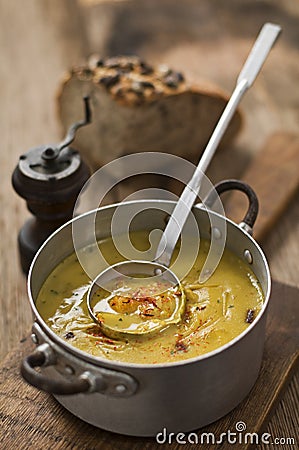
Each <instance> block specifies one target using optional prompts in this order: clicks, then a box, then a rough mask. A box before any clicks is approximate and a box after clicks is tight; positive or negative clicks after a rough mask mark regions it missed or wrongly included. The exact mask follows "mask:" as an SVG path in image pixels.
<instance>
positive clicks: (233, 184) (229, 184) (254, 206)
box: [203, 180, 259, 231]
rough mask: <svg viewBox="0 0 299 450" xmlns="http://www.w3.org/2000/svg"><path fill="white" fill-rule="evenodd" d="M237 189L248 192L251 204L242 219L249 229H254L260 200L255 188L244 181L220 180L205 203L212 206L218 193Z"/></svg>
mask: <svg viewBox="0 0 299 450" xmlns="http://www.w3.org/2000/svg"><path fill="white" fill-rule="evenodd" d="M231 190H237V191H242V192H244V194H246V196H247V198H248V201H249V206H248V210H247V212H246V214H245V217H244V219H243V221H242V224H245V226H246V227H248V230H247V231H250V230H252V228H253V225H254V223H255V221H256V218H257V214H258V210H259V202H258V198H257V196H256V193H255V192H254V190H253V189H252V188H251V187H250V186H249V185H248V184H246V183H244V181H240V180H225V181H220V183H218V184H216V185H215V189H213V190H212V191H211V192H210V193H209V194H208V195H207V197H206V199H205V200H204V202H203V203H204V204H205V205H206V206H207V207H208V208H211V207H212V206H213V204H214V202H215V200H216V195H221V194H222V193H223V192H226V191H231Z"/></svg>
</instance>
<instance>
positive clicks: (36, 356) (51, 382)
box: [21, 346, 91, 395]
mask: <svg viewBox="0 0 299 450" xmlns="http://www.w3.org/2000/svg"><path fill="white" fill-rule="evenodd" d="M40 347H42V346H40ZM54 364H55V362H53V363H52V362H51V361H49V362H47V354H46V352H45V351H43V350H42V349H39V347H38V348H37V349H36V350H35V351H34V352H33V353H31V354H30V355H28V356H26V357H25V358H24V359H23V361H22V364H21V374H22V376H23V378H24V379H25V380H26V381H27V382H28V383H29V384H31V385H32V386H34V387H36V388H38V389H41V390H43V391H46V392H50V393H51V394H56V395H72V394H78V393H80V392H87V391H88V390H89V389H90V388H91V384H90V382H89V380H88V378H87V377H86V378H84V377H83V376H82V375H81V376H79V377H78V378H77V379H74V380H73V381H68V380H64V379H61V380H55V379H52V378H50V377H48V376H46V375H45V374H44V373H42V372H37V370H35V369H36V368H37V367H43V366H46V365H47V366H49V365H54Z"/></svg>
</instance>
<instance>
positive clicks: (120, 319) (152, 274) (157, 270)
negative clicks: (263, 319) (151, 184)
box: [87, 23, 281, 338]
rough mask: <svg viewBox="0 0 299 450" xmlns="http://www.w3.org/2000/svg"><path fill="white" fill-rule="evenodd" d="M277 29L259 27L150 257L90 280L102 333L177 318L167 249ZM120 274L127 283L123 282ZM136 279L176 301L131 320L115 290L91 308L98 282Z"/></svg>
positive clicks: (155, 326)
mask: <svg viewBox="0 0 299 450" xmlns="http://www.w3.org/2000/svg"><path fill="white" fill-rule="evenodd" d="M280 31H281V28H280V27H279V26H278V25H275V24H271V23H266V24H265V25H264V26H263V28H262V29H261V31H260V33H259V35H258V37H257V39H256V41H255V44H254V46H253V48H252V50H251V52H250V54H249V56H248V58H247V60H246V62H245V64H244V66H243V68H242V70H241V72H240V74H239V77H238V79H237V83H236V87H235V89H234V91H233V93H232V96H231V98H230V100H229V102H228V103H227V105H226V108H225V109H224V111H223V113H222V115H221V117H220V120H219V122H218V124H217V126H216V128H215V130H214V132H213V133H212V136H211V138H210V140H209V142H208V144H207V146H206V149H205V151H204V153H203V155H202V157H201V159H200V161H199V163H198V166H197V168H196V169H195V171H194V174H193V176H192V178H191V180H190V181H189V183H188V185H187V186H186V187H185V188H184V190H183V192H182V195H181V197H180V198H179V200H178V202H177V204H176V206H175V208H174V210H173V212H172V214H171V216H170V218H169V221H168V223H167V226H166V228H165V230H164V232H163V235H162V237H161V240H160V242H159V244H158V248H157V251H156V256H155V259H154V261H153V262H149V261H123V262H120V263H117V264H114V265H112V266H110V267H108V268H107V269H106V270H104V271H103V272H101V273H100V274H99V275H98V276H97V277H96V278H95V280H94V281H93V283H92V285H91V287H90V289H89V291H88V296H87V306H88V311H89V314H90V315H91V317H92V318H93V320H94V321H95V322H97V323H98V324H99V325H100V326H101V329H102V331H103V332H104V333H105V334H107V335H108V336H111V337H114V338H115V337H116V338H120V337H124V336H125V335H144V334H148V333H152V332H154V331H157V330H160V329H162V328H165V327H166V326H167V325H169V324H171V323H178V322H179V321H180V320H181V318H182V315H183V312H184V307H185V295H184V292H183V289H182V287H181V284H180V280H179V279H178V277H177V276H176V275H175V274H174V273H173V272H172V271H171V270H170V269H169V268H168V267H169V264H170V260H171V256H172V253H173V251H174V248H175V245H176V243H177V241H178V239H179V236H180V234H181V230H182V228H183V226H184V224H185V222H186V220H187V218H188V215H189V213H190V211H191V208H192V206H193V205H194V202H195V200H196V198H197V195H198V193H199V189H200V186H201V182H202V177H203V174H204V172H205V171H206V169H207V167H208V166H209V164H210V162H211V159H212V157H213V156H214V153H215V151H216V149H217V147H218V144H219V142H220V140H221V138H222V136H223V134H224V132H225V130H226V128H227V126H228V124H229V122H230V120H231V118H232V116H233V114H234V112H235V110H236V108H237V106H238V104H239V102H240V100H241V98H242V96H243V95H244V93H245V92H246V91H247V89H248V88H249V87H250V86H251V85H252V84H253V82H254V80H255V78H256V76H257V75H258V73H259V71H260V70H261V67H262V65H263V63H264V61H265V59H266V57H267V56H268V54H269V52H270V50H271V48H272V46H273V44H274V42H275V40H276V38H277V37H278V35H279V33H280ZM124 279H125V280H127V281H129V283H128V282H127V283H126V284H124V283H123V281H124ZM138 279H139V280H142V283H144V285H148V286H147V289H148V292H149V294H148V295H150V292H151V291H150V289H151V287H150V286H151V285H154V284H155V285H157V283H161V286H162V287H163V289H164V290H165V291H166V290H167V289H168V290H170V291H171V290H172V291H171V292H173V293H174V294H175V295H176V294H177V292H178V291H177V289H179V291H180V292H181V295H177V298H176V300H177V301H174V302H173V311H171V313H170V314H169V315H168V316H167V317H166V318H160V319H150V320H148V321H144V318H143V319H142V318H140V319H139V320H137V318H136V317H137V316H138V314H137V315H136V314H135V316H136V317H135V318H134V319H133V321H132V322H131V321H129V322H128V315H129V316H130V314H128V313H121V312H118V313H116V312H115V311H114V310H113V308H111V305H110V303H109V302H110V301H111V298H112V297H113V295H115V293H114V294H112V297H109V295H108V296H107V297H106V299H102V300H100V301H99V302H98V303H97V304H96V305H95V306H94V307H92V306H91V302H92V300H93V298H94V296H95V295H96V293H97V292H98V291H99V286H101V288H104V289H105V290H106V291H108V292H113V289H114V288H115V286H116V285H119V283H120V284H121V285H122V287H121V288H120V292H119V293H118V295H119V294H120V295H124V296H125V297H130V296H132V297H134V292H136V289H137V290H138V287H137V285H136V280H137V284H138ZM147 280H149V283H147ZM131 282H132V285H131V287H130V283H131ZM133 315H134V314H133ZM115 319H116V320H115Z"/></svg>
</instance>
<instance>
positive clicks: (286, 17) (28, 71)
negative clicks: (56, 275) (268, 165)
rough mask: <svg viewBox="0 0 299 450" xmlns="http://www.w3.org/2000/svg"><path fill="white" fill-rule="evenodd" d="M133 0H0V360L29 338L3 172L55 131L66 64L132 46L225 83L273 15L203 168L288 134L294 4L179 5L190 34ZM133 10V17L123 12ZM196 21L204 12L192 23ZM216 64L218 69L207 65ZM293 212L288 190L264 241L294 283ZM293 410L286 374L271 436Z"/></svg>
mask: <svg viewBox="0 0 299 450" xmlns="http://www.w3.org/2000/svg"><path fill="white" fill-rule="evenodd" d="M132 3H134V2H130V1H121V2H108V1H106V2H100V1H98V2H97V1H95V0H94V1H91V0H89V1H88V0H81V1H79V0H78V1H74V0H26V2H22V3H21V2H19V1H18V0H10V1H7V0H0V43H1V53H0V91H1V97H0V98H1V102H0V130H1V133H0V136H1V140H2V145H1V149H0V173H1V178H0V180H1V188H0V206H1V219H0V255H1V256H0V271H1V272H0V273H1V282H0V298H1V301H0V358H3V357H4V356H5V355H6V354H7V352H8V351H9V350H11V349H12V348H13V347H14V346H16V345H17V344H18V342H19V341H20V340H21V339H22V338H23V337H24V336H25V335H27V334H28V331H29V329H30V325H31V323H32V317H31V312H30V308H29V304H28V301H27V295H26V280H25V278H24V276H23V275H22V273H21V271H20V268H19V265H18V253H17V233H18V230H19V228H20V226H21V225H22V224H23V223H24V220H25V219H26V218H27V217H29V213H28V212H27V210H26V206H25V203H24V201H23V200H21V199H20V198H19V197H18V196H17V195H16V194H15V193H14V192H13V189H12V187H11V180H10V179H11V174H12V171H13V169H14V167H15V165H16V164H17V162H18V156H19V155H20V154H22V153H24V152H26V151H28V150H29V149H30V148H32V147H34V146H38V145H41V144H45V143H49V142H55V141H56V140H58V139H59V138H60V137H61V136H60V133H59V124H58V123H57V119H56V113H55V93H56V91H57V86H58V84H59V79H61V76H62V74H63V73H64V71H65V70H66V69H67V68H69V67H71V66H72V65H76V64H78V63H80V62H82V61H84V59H85V58H86V57H87V56H88V55H89V54H90V53H91V52H94V51H100V52H102V53H103V54H109V53H111V54H113V53H119V52H124V51H126V49H127V50H128V51H131V52H132V51H135V50H136V51H138V52H139V54H142V56H144V57H145V58H150V60H151V61H152V62H154V63H155V62H165V63H168V64H169V65H173V66H174V67H176V68H178V69H181V68H182V67H181V66H180V63H182V61H184V69H185V72H186V73H187V75H189V76H190V77H194V78H196V77H201V78H203V77H206V78H209V79H210V80H212V81H214V82H216V83H218V84H219V85H220V86H222V87H224V88H226V89H228V90H231V89H232V87H233V80H234V79H235V76H236V74H237V72H238V69H239V68H240V67H241V64H242V62H243V61H244V58H245V56H246V55H247V53H248V51H249V49H250V46H251V43H252V41H253V40H254V38H255V36H256V34H257V32H258V30H259V28H260V26H261V24H262V23H263V22H265V21H267V20H269V21H271V20H272V21H276V22H279V23H281V25H282V26H283V28H284V33H283V35H282V37H281V40H280V42H279V44H277V46H276V48H275V49H274V50H273V53H272V54H271V56H270V58H269V61H268V62H267V64H266V66H265V68H264V70H263V72H262V74H261V75H260V78H259V79H258V80H257V82H256V85H255V87H254V89H253V90H252V93H250V94H248V97H246V98H245V100H244V102H243V104H242V106H243V112H244V116H245V120H246V127H245V128H244V131H243V133H242V134H241V136H240V138H239V140H238V141H237V142H236V143H235V144H234V146H233V148H232V149H230V150H227V151H226V150H225V151H223V153H222V154H221V155H219V157H217V158H215V161H213V163H212V166H211V169H210V171H209V175H210V177H211V178H212V180H213V181H217V180H218V179H220V178H228V177H230V176H241V174H242V171H243V170H244V165H245V163H246V161H248V159H250V158H251V157H252V155H253V154H254V153H255V152H257V151H258V149H259V147H260V146H261V144H262V143H263V141H264V139H265V138H267V136H269V135H270V134H271V133H272V132H273V131H276V130H288V131H292V132H298V104H299V90H298V79H299V65H298V56H299V51H298V48H299V45H298V44H299V27H298V20H299V3H298V1H295V0H287V1H284V2H280V1H278V0H276V1H272V2H267V1H264V2H259V1H257V2H249V1H244V2H242V6H240V5H241V2H239V3H238V2H237V1H236V0H230V1H218V2H216V1H215V0H214V1H210V2H208V1H206V2H205V1H203V2H196V1H195V0H194V1H192V0H186V11H187V12H186V13H185V17H183V18H182V21H183V20H184V21H186V20H188V19H190V21H191V22H192V20H193V22H192V23H191V22H190V27H189V28H188V33H186V26H185V28H184V27H182V26H181V22H180V20H179V18H180V17H181V16H182V15H181V10H180V7H178V6H177V5H178V4H181V2H171V1H170V0H165V1H163V2H158V1H153V2H150V4H151V7H148V8H147V6H146V1H145V0H142V1H140V2H138V8H136V9H135V10H134V9H133V6H134V5H133V6H132ZM136 3H137V2H136ZM183 3H184V2H183ZM199 3H200V5H199ZM216 3H217V5H216ZM253 3H254V6H253V5H252V4H253ZM282 3H283V5H282ZM147 4H148V3H147ZM187 7H188V8H187ZM126 8H127V9H126ZM142 8H143V9H142ZM155 8H156V10H155ZM159 8H160V9H159ZM192 8H193V9H192ZM144 11H146V14H144ZM168 13H169V14H168ZM134 14H136V17H137V18H140V22H139V21H138V20H137V21H136V20H135V21H134V20H133V19H134ZM153 18H155V21H153V22H152V24H153V28H152V29H151V32H152V33H153V31H155V34H152V36H151V37H150V38H149V39H148V40H145V39H144V36H141V37H142V39H141V40H139V41H138V37H140V35H141V34H142V33H141V31H140V30H141V29H142V31H143V32H144V35H146V33H147V32H148V28H149V27H150V25H151V19H153ZM163 18H164V22H163V20H162V19H163ZM192 18H193V19H192ZM198 18H202V19H203V20H202V22H201V23H199V27H198V29H197V28H196V27H197V23H196V21H197V22H198ZM171 21H172V22H171ZM199 22H200V21H199ZM161 23H162V24H163V26H162V28H161V27H160V25H161ZM126 24H127V27H128V33H127V35H126V34H125V27H126ZM132 24H133V25H134V26H135V27H136V29H135V30H134V29H133V25H132ZM165 24H166V25H165ZM171 24H172V25H171ZM217 24H218V25H219V26H217ZM200 25H201V27H200ZM173 26H174V27H177V28H176V29H177V33H176V36H177V35H178V34H179V35H180V36H184V37H185V39H174V38H173V33H174V31H173V28H172V27H173ZM147 27H148V28H147ZM159 27H160V28H159ZM194 30H196V32H195V31H194ZM201 30H202V32H201ZM134 32H135V34H134ZM159 32H160V35H159ZM167 32H168V35H167ZM209 33H210V36H211V39H208V34H209ZM242 33H243V34H242ZM158 36H160V38H161V39H160V38H158ZM167 36H168V37H169V38H168V39H167ZM222 36H224V37H225V39H222ZM163 37H164V38H165V39H164V41H163V39H162V38H163ZM138 42H139V43H138ZM140 42H141V44H140ZM207 52H208V53H207ZM206 55H209V57H206ZM197 56H198V58H197ZM227 61H229V64H228V63H227ZM219 63H220V64H221V69H222V70H219V69H218V70H216V67H217V64H218V66H219ZM253 136H254V139H253ZM230 151H234V152H235V154H236V155H239V156H240V158H233V163H232V162H231V157H230V155H231V153H230ZM298 162H299V161H297V162H296V163H297V164H298ZM277 189H279V186H278V187H277ZM298 219H299V202H298V196H297V197H296V198H295V199H294V200H293V202H292V203H291V205H290V206H289V208H288V210H287V212H286V213H285V214H284V215H283V217H281V220H280V221H279V223H278V224H277V226H276V227H275V229H273V230H272V232H271V233H270V234H269V236H268V237H267V239H266V240H265V241H264V242H263V249H264V251H265V253H266V255H267V257H268V260H269V262H270V267H271V272H272V276H273V278H275V279H277V280H279V281H282V282H285V283H288V284H291V285H293V286H299V280H298V260H299V246H298V242H299V226H298ZM297 409H298V378H296V377H294V379H293V381H292V382H291V384H290V385H289V387H288V389H287V390H286V393H285V395H284V398H283V399H282V401H281V403H280V404H279V406H278V407H277V410H276V412H275V415H274V416H273V418H272V420H271V422H270V423H269V425H268V431H269V433H271V434H272V435H274V436H294V435H295V427H296V426H298V423H297V425H296V420H295V421H294V417H296V411H297ZM257 413H258V411H257ZM275 448H276V447H275ZM277 448H295V447H294V446H289V447H288V446H287V445H285V446H281V447H279V446H277Z"/></svg>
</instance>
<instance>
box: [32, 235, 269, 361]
mask: <svg viewBox="0 0 299 450" xmlns="http://www.w3.org/2000/svg"><path fill="white" fill-rule="evenodd" d="M131 241H132V243H133V245H134V246H135V247H136V248H137V249H139V250H142V251H145V250H147V249H148V247H149V240H148V233H147V232H133V233H132V234H131ZM189 245H192V241H190V244H189ZM99 247H100V249H101V252H102V253H103V255H104V256H105V258H106V260H107V261H108V262H109V264H114V263H116V262H118V261H122V260H123V259H124V258H123V257H121V255H120V254H119V253H118V252H117V250H116V248H115V246H114V244H113V241H112V240H111V239H110V238H107V239H105V240H102V241H100V242H99ZM95 250H97V248H96V247H87V248H86V249H84V252H87V253H88V255H89V256H90V259H91V261H92V257H93V254H95V253H96V252H95ZM208 250H209V243H208V242H207V241H202V242H201V245H200V251H199V254H198V257H197V259H196V261H195V264H194V265H193V267H192V269H191V270H190V272H189V273H188V274H187V276H185V278H184V279H183V281H182V285H183V287H184V290H185V294H186V307H185V312H184V314H183V317H182V321H181V322H180V323H179V324H171V325H168V326H167V327H165V328H164V329H162V330H159V331H158V332H156V333H154V334H151V335H147V336H126V337H125V338H124V339H112V338H110V337H107V336H105V335H104V334H103V333H102V331H101V328H100V326H99V325H97V324H95V323H94V322H93V320H92V319H91V318H90V316H89V314H88V311H87V305H86V296H87V291H88V288H89V286H90V284H91V282H92V281H91V280H90V279H89V277H88V276H87V274H86V273H85V271H84V270H83V268H82V267H81V265H80V263H79V261H78V259H77V256H76V254H75V253H74V254H72V255H70V256H69V257H67V258H66V259H65V260H64V261H62V262H61V263H60V264H59V265H58V266H57V267H56V268H55V269H54V270H53V271H52V273H51V274H50V275H49V277H48V278H47V280H46V281H45V283H44V284H43V286H42V288H41V290H40V292H39V295H38V298H37V301H36V306H37V308H38V310H39V312H40V314H41V316H42V317H43V319H44V320H45V322H46V323H47V325H48V326H49V327H50V328H51V329H52V330H53V331H54V332H55V333H56V334H57V335H58V336H60V337H61V338H62V339H64V340H65V341H66V342H67V343H69V344H71V345H73V346H74V347H76V348H78V349H80V350H82V351H84V352H86V353H89V354H91V355H93V356H95V357H101V358H106V359H109V360H117V361H123V362H129V363H140V364H142V363H143V364H156V363H164V362H175V361H180V360H185V359H188V358H193V357H196V356H199V355H203V354H205V353H208V352H210V351H212V350H215V349H216V348H218V347H221V346H222V345H224V344H226V343H227V342H229V341H230V340H232V339H233V338H235V337H236V336H238V335H239V334H240V333H242V332H243V331H244V330H245V329H246V328H247V327H248V326H249V325H250V323H252V322H253V321H254V319H255V318H256V316H257V315H258V313H259V311H260V310H261V308H262V305H263V301H264V296H263V292H262V290H261V287H260V284H259V282H258V280H257V278H256V276H255V275H254V274H253V272H252V271H251V269H250V268H249V267H248V265H247V264H246V263H245V262H244V261H242V260H240V259H238V258H237V257H236V256H235V255H234V254H233V253H231V252H230V251H228V250H225V252H224V254H223V256H222V259H221V261H220V264H219V265H218V267H217V269H216V271H215V272H214V274H213V275H212V276H211V277H210V278H209V280H208V281H207V282H206V283H204V284H199V282H198V277H199V274H200V271H201V269H202V267H203V264H204V261H205V259H206V257H207V253H208ZM177 254H178V248H176V250H175V252H174V255H173V258H174V259H175V258H176V256H177ZM101 270H102V268H100V267H99V272H101Z"/></svg>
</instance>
